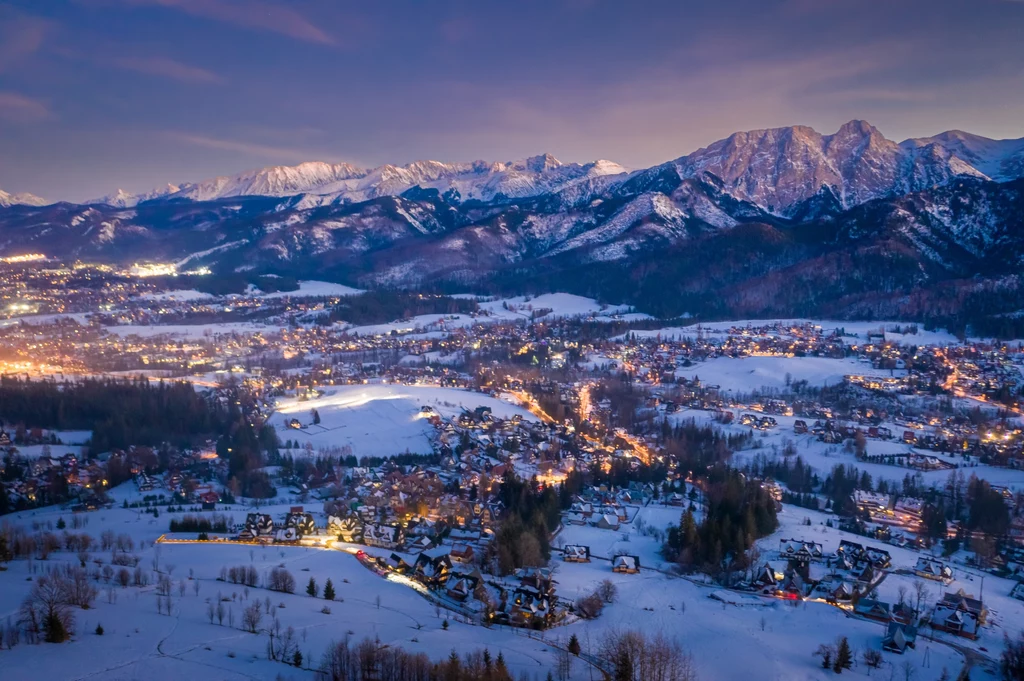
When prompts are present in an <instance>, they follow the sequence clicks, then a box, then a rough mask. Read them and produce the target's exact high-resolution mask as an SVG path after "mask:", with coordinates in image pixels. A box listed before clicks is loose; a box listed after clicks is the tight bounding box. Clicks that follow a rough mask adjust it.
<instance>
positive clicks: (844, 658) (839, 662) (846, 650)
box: [832, 636, 853, 674]
mask: <svg viewBox="0 0 1024 681" xmlns="http://www.w3.org/2000/svg"><path fill="white" fill-rule="evenodd" d="M852 666H853V651H851V650H850V642H849V641H847V640H846V637H845V636H843V637H841V638H840V639H839V643H838V644H837V645H836V662H835V665H833V667H832V670H833V671H834V672H835V673H836V674H840V673H842V671H843V670H844V669H849V668H850V667H852Z"/></svg>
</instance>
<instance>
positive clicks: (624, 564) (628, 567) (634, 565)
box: [612, 556, 640, 575]
mask: <svg viewBox="0 0 1024 681" xmlns="http://www.w3.org/2000/svg"><path fill="white" fill-rule="evenodd" d="M612 572H619V573H622V574H627V575H635V574H636V573H638V572H640V558H639V557H638V556H615V558H613V559H612Z"/></svg>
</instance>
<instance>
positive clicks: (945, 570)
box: [914, 556, 953, 582]
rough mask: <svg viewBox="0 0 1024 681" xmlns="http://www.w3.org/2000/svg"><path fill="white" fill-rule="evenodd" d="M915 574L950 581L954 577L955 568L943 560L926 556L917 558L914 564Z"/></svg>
mask: <svg viewBox="0 0 1024 681" xmlns="http://www.w3.org/2000/svg"><path fill="white" fill-rule="evenodd" d="M914 574H915V575H917V576H918V577H924V578H925V579H934V580H936V581H940V582H948V581H950V580H952V579H953V569H952V568H951V567H949V566H948V565H946V564H945V563H943V562H942V561H938V560H933V559H931V558H926V557H924V556H922V557H920V558H918V559H917V565H915V566H914Z"/></svg>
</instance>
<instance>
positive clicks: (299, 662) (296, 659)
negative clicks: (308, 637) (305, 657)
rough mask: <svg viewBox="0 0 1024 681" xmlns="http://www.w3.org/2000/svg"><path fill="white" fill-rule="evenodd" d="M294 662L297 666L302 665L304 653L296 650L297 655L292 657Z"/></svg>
mask: <svg viewBox="0 0 1024 681" xmlns="http://www.w3.org/2000/svg"><path fill="white" fill-rule="evenodd" d="M292 664H294V665H295V666H296V667H301V666H302V653H301V652H299V651H298V650H296V651H295V655H294V656H293V657H292Z"/></svg>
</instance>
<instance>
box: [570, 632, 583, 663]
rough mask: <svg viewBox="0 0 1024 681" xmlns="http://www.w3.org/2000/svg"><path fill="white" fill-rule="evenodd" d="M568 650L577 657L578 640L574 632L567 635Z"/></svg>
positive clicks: (578, 650) (578, 652)
mask: <svg viewBox="0 0 1024 681" xmlns="http://www.w3.org/2000/svg"><path fill="white" fill-rule="evenodd" d="M568 648H569V652H570V653H572V654H573V655H576V656H577V657H578V656H579V654H580V640H579V639H578V638H576V634H573V635H572V636H570V637H569V646H568Z"/></svg>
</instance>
